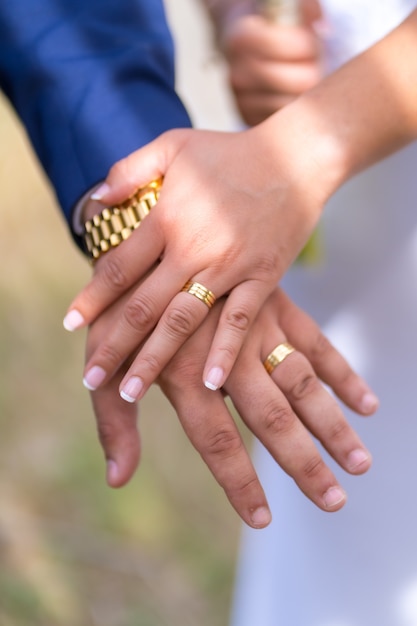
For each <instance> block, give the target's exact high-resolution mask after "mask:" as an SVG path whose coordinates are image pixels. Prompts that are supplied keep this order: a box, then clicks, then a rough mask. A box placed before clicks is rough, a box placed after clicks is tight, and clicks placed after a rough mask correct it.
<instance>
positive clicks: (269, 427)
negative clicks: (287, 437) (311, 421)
mask: <svg viewBox="0 0 417 626" xmlns="http://www.w3.org/2000/svg"><path fill="white" fill-rule="evenodd" d="M261 421H262V425H263V427H264V429H265V430H266V431H267V432H268V433H270V434H271V435H282V434H285V433H288V432H289V431H290V430H291V429H292V428H293V427H294V424H295V420H294V414H293V412H292V410H291V408H290V407H289V406H286V405H282V404H278V403H277V402H276V401H275V400H274V401H272V402H270V403H268V404H267V405H266V406H265V407H264V410H263V412H262V419H261Z"/></svg>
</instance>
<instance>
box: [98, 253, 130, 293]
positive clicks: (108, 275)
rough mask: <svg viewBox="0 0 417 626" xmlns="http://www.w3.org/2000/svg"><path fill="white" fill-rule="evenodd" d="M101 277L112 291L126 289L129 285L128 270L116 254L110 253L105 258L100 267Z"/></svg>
mask: <svg viewBox="0 0 417 626" xmlns="http://www.w3.org/2000/svg"><path fill="white" fill-rule="evenodd" d="M100 277H101V280H102V282H103V283H104V285H105V287H108V288H110V289H111V290H112V291H117V292H119V291H124V290H125V289H127V288H128V287H129V279H128V276H127V274H126V270H125V268H124V267H123V265H122V263H121V262H120V261H119V260H118V259H117V258H116V257H114V255H109V256H108V257H107V258H106V259H105V262H104V263H103V265H102V267H101V268H100Z"/></svg>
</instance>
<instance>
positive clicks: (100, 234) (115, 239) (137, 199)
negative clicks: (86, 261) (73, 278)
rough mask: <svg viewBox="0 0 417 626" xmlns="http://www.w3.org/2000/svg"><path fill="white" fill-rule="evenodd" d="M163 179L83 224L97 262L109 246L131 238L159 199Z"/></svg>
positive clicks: (88, 248)
mask: <svg viewBox="0 0 417 626" xmlns="http://www.w3.org/2000/svg"><path fill="white" fill-rule="evenodd" d="M161 186H162V178H158V180H153V181H152V182H150V183H149V184H148V185H146V186H145V187H141V188H140V189H138V190H137V191H136V192H135V193H134V194H133V196H131V197H130V198H129V199H128V200H126V201H125V202H123V203H122V204H119V205H117V206H112V207H109V208H106V209H103V211H102V212H101V213H99V214H98V215H94V217H92V218H91V219H90V220H87V221H86V222H85V224H84V234H83V238H84V244H85V251H86V253H87V254H88V256H89V257H90V259H91V261H92V262H93V263H94V262H95V261H97V259H98V258H100V256H101V255H102V254H104V253H105V252H107V251H108V250H110V248H114V247H115V246H118V245H119V243H121V242H122V241H124V240H125V239H127V238H128V237H130V235H131V234H132V232H133V231H134V230H135V228H137V227H138V226H140V224H141V222H142V220H143V219H144V218H145V217H146V216H147V215H148V213H149V211H150V210H151V208H152V207H153V206H155V204H156V203H157V201H158V198H159V192H160V189H161Z"/></svg>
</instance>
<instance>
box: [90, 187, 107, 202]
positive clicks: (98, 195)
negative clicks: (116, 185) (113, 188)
mask: <svg viewBox="0 0 417 626" xmlns="http://www.w3.org/2000/svg"><path fill="white" fill-rule="evenodd" d="M109 191H110V186H109V185H108V184H107V183H103V184H102V185H100V186H99V187H97V189H96V190H95V191H94V192H93V193H92V194H91V196H90V198H91V200H101V199H102V198H104V196H107V194H108V193H109Z"/></svg>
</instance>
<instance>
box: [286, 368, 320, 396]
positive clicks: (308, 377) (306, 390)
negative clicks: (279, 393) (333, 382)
mask: <svg viewBox="0 0 417 626" xmlns="http://www.w3.org/2000/svg"><path fill="white" fill-rule="evenodd" d="M319 384H320V383H319V381H318V379H317V378H316V376H315V375H314V374H313V373H308V374H305V373H304V374H303V375H301V376H299V378H298V380H296V381H295V382H294V384H293V385H292V388H291V390H290V392H289V395H290V397H291V399H292V400H294V401H299V400H304V399H305V398H306V397H308V396H309V395H310V394H312V393H314V392H315V391H317V389H318V387H319Z"/></svg>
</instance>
